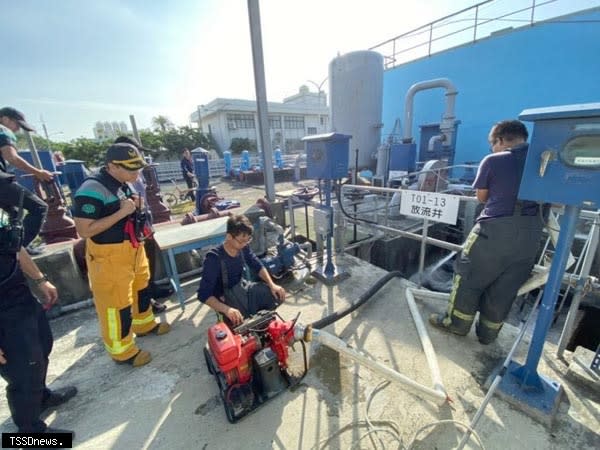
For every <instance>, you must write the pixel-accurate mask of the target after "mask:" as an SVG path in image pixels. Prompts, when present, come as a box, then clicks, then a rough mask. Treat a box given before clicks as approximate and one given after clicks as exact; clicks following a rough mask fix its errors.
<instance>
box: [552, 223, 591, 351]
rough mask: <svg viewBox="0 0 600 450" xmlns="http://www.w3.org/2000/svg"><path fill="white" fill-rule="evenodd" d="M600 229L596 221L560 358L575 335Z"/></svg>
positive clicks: (563, 339)
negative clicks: (577, 316) (575, 325)
mask: <svg viewBox="0 0 600 450" xmlns="http://www.w3.org/2000/svg"><path fill="white" fill-rule="evenodd" d="M599 228H600V227H598V224H597V222H596V221H594V223H593V224H592V228H591V230H590V240H589V245H588V248H587V252H586V254H585V257H584V259H583V264H582V268H581V272H580V274H579V280H578V282H577V285H576V286H575V294H574V295H573V298H572V300H571V306H570V307H569V312H568V313H567V320H566V321H565V325H564V327H563V329H562V332H561V334H560V340H559V341H558V350H557V351H556V356H558V357H559V358H562V357H563V354H564V352H565V349H566V347H567V341H568V340H569V339H570V338H571V334H572V333H573V325H574V324H575V316H576V315H577V311H578V310H579V304H580V303H581V299H582V298H583V297H584V296H585V294H584V293H583V290H584V284H585V283H588V282H589V281H588V275H589V274H590V269H591V267H592V263H593V261H594V257H595V255H596V248H597V247H598V239H599V233H600V231H599Z"/></svg>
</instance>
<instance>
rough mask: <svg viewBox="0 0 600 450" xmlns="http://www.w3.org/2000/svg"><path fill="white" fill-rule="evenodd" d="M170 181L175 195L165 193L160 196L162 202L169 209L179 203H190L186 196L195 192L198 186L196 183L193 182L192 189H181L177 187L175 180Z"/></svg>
mask: <svg viewBox="0 0 600 450" xmlns="http://www.w3.org/2000/svg"><path fill="white" fill-rule="evenodd" d="M170 181H171V183H173V187H174V188H175V193H173V192H165V193H163V194H162V200H163V202H164V203H166V204H167V205H168V206H169V208H172V207H173V206H175V205H177V204H178V203H179V202H185V201H191V199H190V198H189V197H188V194H189V193H190V192H195V191H196V187H197V186H198V185H197V183H196V181H194V187H193V188H190V189H181V188H180V187H179V186H178V185H177V183H176V182H175V180H173V179H171V180H170Z"/></svg>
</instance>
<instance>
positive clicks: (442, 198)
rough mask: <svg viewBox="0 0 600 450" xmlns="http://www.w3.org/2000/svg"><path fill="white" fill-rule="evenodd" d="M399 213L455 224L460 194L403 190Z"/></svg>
mask: <svg viewBox="0 0 600 450" xmlns="http://www.w3.org/2000/svg"><path fill="white" fill-rule="evenodd" d="M401 192H402V201H401V202H400V214H404V215H405V216H410V217H416V218H419V219H429V220H431V221H434V222H443V223H447V224H450V225H456V219H457V217H458V206H459V203H460V196H458V195H449V194H440V193H439V192H423V191H409V190H403V191H401Z"/></svg>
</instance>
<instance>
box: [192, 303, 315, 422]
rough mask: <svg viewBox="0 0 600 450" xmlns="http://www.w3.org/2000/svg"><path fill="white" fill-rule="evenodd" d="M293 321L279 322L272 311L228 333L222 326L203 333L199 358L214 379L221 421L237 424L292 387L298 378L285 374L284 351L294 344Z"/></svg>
mask: <svg viewBox="0 0 600 450" xmlns="http://www.w3.org/2000/svg"><path fill="white" fill-rule="evenodd" d="M296 320H297V318H296V319H294V320H291V321H287V322H286V321H283V320H282V319H281V318H280V317H279V315H278V314H277V313H276V312H275V311H260V312H258V313H257V314H256V315H254V316H252V317H250V318H248V319H246V320H245V321H244V322H243V323H242V324H241V325H239V326H238V327H236V328H234V329H231V328H230V327H229V326H228V325H227V324H225V323H224V322H220V323H217V324H215V325H213V326H211V327H210V328H209V329H208V343H207V345H206V347H205V348H204V357H205V361H206V365H207V367H208V371H209V372H210V373H212V374H214V375H215V378H216V379H217V384H218V385H219V390H220V392H221V397H222V398H223V402H224V404H225V412H226V414H227V419H228V420H229V421H230V422H231V423H234V422H237V421H238V420H239V419H241V418H242V417H244V416H245V415H247V414H248V413H250V412H252V411H254V410H255V409H256V408H258V407H259V406H261V405H262V404H263V403H264V402H266V401H267V400H269V399H271V398H273V397H275V396H276V395H277V394H279V393H280V392H282V391H284V390H285V389H286V388H288V387H290V386H291V385H293V384H296V383H298V382H299V381H300V380H301V379H302V377H303V376H304V375H305V374H306V371H307V370H308V367H307V362H306V349H305V347H304V343H303V342H302V348H303V350H304V373H303V374H302V375H301V376H300V377H294V376H292V375H291V374H290V373H289V372H288V357H289V351H288V347H289V346H290V345H292V344H293V343H294V326H295V324H296Z"/></svg>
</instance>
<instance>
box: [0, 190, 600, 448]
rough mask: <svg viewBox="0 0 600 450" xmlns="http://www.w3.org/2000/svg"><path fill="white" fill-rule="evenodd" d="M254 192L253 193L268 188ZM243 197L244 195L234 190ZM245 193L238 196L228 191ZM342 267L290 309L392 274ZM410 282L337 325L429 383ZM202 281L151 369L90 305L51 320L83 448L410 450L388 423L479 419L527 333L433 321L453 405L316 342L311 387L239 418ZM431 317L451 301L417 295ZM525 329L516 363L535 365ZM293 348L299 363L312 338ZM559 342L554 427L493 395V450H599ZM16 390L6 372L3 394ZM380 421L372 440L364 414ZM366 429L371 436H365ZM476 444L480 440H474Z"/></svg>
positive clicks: (424, 438) (407, 429)
mask: <svg viewBox="0 0 600 450" xmlns="http://www.w3.org/2000/svg"><path fill="white" fill-rule="evenodd" d="M247 189H249V190H250V191H249V194H253V193H256V194H258V195H257V196H259V195H261V192H260V191H257V190H256V189H254V188H247ZM236 192H237V191H236ZM230 198H234V197H230ZM338 263H339V264H340V265H341V266H342V267H344V268H345V269H346V270H348V271H349V272H350V273H351V276H350V278H349V279H347V280H345V281H343V282H342V283H340V284H339V285H336V286H333V287H327V286H324V285H322V284H321V283H314V282H313V280H311V279H308V280H309V281H310V282H309V283H293V284H291V285H288V288H289V290H290V291H293V292H294V293H293V294H291V295H289V298H288V300H287V301H286V303H285V304H283V305H282V306H281V307H280V308H279V313H280V314H281V316H282V317H283V318H284V319H292V318H294V317H295V316H296V314H297V313H298V312H300V313H301V315H300V318H299V322H301V323H304V324H309V323H311V322H313V321H315V320H317V319H319V318H321V317H324V316H326V315H328V314H329V313H331V312H332V311H335V310H339V309H341V308H343V307H345V306H347V305H348V304H350V303H353V302H355V301H356V300H357V299H358V298H359V297H360V295H361V294H363V293H364V292H365V291H367V290H368V288H369V287H370V286H372V285H373V284H374V283H375V282H376V280H378V279H379V278H380V277H382V276H383V275H384V274H385V273H386V272H385V271H384V270H382V269H379V268H377V267H374V266H372V265H370V264H368V263H366V262H364V261H361V260H359V259H356V258H354V257H352V256H344V257H343V258H341V259H340V260H339V261H338ZM407 283H408V282H406V281H405V280H401V279H394V280H391V281H390V282H389V283H387V284H386V286H385V287H384V288H383V289H381V290H380V291H379V292H378V293H377V294H375V295H374V296H373V298H372V300H371V301H370V302H368V303H367V304H366V305H364V306H363V307H361V308H359V309H358V310H357V311H355V312H354V313H353V314H352V315H350V316H347V317H345V318H343V319H342V320H340V321H338V322H336V323H335V324H333V325H330V326H329V327H327V328H326V331H328V332H330V333H333V334H335V335H336V336H338V337H340V338H341V339H343V340H344V341H346V342H348V343H349V344H350V345H351V346H352V347H354V348H356V349H358V350H361V351H362V352H364V353H366V354H367V355H369V356H370V357H371V358H373V359H375V360H377V361H379V362H381V363H383V364H385V365H387V366H389V367H391V368H393V369H395V370H397V371H399V372H400V373H402V374H404V375H406V376H408V377H410V378H412V379H415V380H416V381H418V382H420V383H422V384H424V385H427V386H430V385H431V382H430V381H429V380H430V375H429V369H428V366H427V363H426V360H425V356H424V354H423V351H422V349H421V344H420V340H419V338H418V335H417V331H416V328H415V326H414V323H413V320H412V318H411V315H410V312H409V309H408V305H407V303H406V300H405V296H404V291H405V287H406V285H407ZM196 287H197V282H192V283H190V284H188V285H187V286H186V287H185V296H186V298H187V299H188V303H187V305H186V308H185V310H184V311H182V310H181V308H180V307H179V305H178V304H177V302H176V300H175V299H174V298H172V299H170V300H168V301H167V304H168V306H169V308H168V310H167V312H166V313H165V314H164V315H163V316H162V317H161V320H167V321H168V322H169V323H171V324H172V326H173V328H172V331H171V333H169V334H167V335H164V336H160V337H158V336H148V337H143V338H139V340H138V342H139V345H140V346H141V347H142V348H143V349H146V350H148V351H150V352H151V353H152V356H153V358H154V359H153V361H152V362H151V363H150V364H148V365H147V366H144V367H142V368H137V369H134V368H131V367H129V366H122V365H116V364H114V363H113V362H112V361H111V360H110V359H109V357H108V356H107V355H106V353H105V351H104V349H103V346H102V343H101V341H100V338H99V334H98V323H97V319H96V316H95V312H94V310H93V309H92V308H87V309H82V310H79V311H77V312H74V313H71V314H67V315H64V316H61V317H59V318H56V319H54V320H52V321H51V325H52V328H53V331H54V336H55V345H54V350H53V352H52V355H51V361H50V368H49V373H48V382H49V385H50V386H51V387H60V386H66V385H76V386H77V387H78V388H79V394H78V395H77V396H76V397H75V398H74V399H72V400H71V401H70V402H69V403H68V404H66V405H63V406H61V407H59V408H58V409H57V410H56V411H52V412H50V413H48V414H47V415H46V416H45V419H46V421H47V423H48V424H50V425H52V426H55V427H62V428H69V429H73V430H75V431H76V433H77V437H76V439H75V442H74V447H75V448H79V449H132V448H133V449H138V448H139V449H142V448H144V449H145V448H151V449H163V448H165V449H166V448H168V449H190V448H200V449H231V450H233V449H264V448H277V449H320V448H331V449H347V448H363V449H368V448H398V443H397V442H394V441H393V439H392V438H391V436H390V434H389V433H388V432H387V431H389V430H391V429H392V428H391V427H396V429H397V430H398V432H399V435H400V437H401V439H402V442H403V444H404V445H405V446H407V445H408V444H409V443H410V442H411V441H412V440H413V439H414V435H415V433H416V432H417V431H418V430H420V429H423V427H426V426H427V425H429V424H433V423H435V422H438V421H441V420H450V419H452V420H457V421H460V422H464V423H469V422H470V421H471V420H472V418H473V416H474V414H475V412H476V410H477V408H478V407H479V405H480V404H481V401H482V400H483V397H484V396H485V390H484V388H483V387H482V385H483V383H484V382H485V380H486V378H487V377H488V376H489V375H490V373H491V372H492V370H493V369H494V368H495V367H496V366H497V365H498V364H499V363H501V362H502V361H503V359H504V357H505V355H506V354H507V353H508V351H509V349H510V347H511V345H512V343H513V341H514V339H515V337H516V335H517V329H516V328H515V327H512V326H510V325H506V326H505V327H504V328H503V329H502V332H501V334H500V337H499V339H498V341H497V342H495V343H494V344H492V345H489V346H482V345H480V344H479V342H478V341H477V338H476V337H475V335H474V332H471V334H470V335H468V336H467V337H464V338H461V337H457V336H454V335H447V334H444V333H442V332H440V331H438V330H436V329H432V328H431V327H430V326H429V325H428V324H426V327H427V330H428V331H429V334H430V336H431V341H432V344H433V346H434V348H435V351H436V354H437V357H438V362H439V366H440V369H441V373H442V380H443V382H444V385H445V387H446V390H447V392H448V394H449V396H450V397H451V399H452V403H449V404H445V405H443V406H441V407H438V406H436V405H435V404H434V403H432V402H430V401H428V400H423V399H422V398H419V397H418V396H416V395H414V394H411V393H409V392H408V391H407V390H406V389H405V388H404V387H403V386H401V385H399V384H398V383H390V384H388V385H387V386H385V387H383V388H382V387H381V383H382V382H383V381H384V380H383V378H382V377H381V376H380V375H378V374H377V373H374V372H372V371H371V370H369V369H367V368H365V367H361V366H359V365H358V364H356V363H354V362H352V361H351V360H350V359H348V358H347V357H340V356H339V354H337V353H336V352H334V351H332V350H330V349H328V348H325V347H323V346H317V345H309V346H308V347H309V348H308V350H309V356H310V362H309V364H310V369H309V371H308V374H307V376H306V377H305V378H304V379H303V380H302V381H301V382H300V384H299V385H297V386H295V387H294V388H292V389H289V390H287V391H285V392H283V393H282V394H281V395H279V396H278V397H276V398H274V399H272V400H271V401H270V402H268V403H266V404H265V405H264V406H262V407H261V408H260V409H258V410H257V411H255V412H254V413H253V414H251V415H249V416H247V417H246V418H244V419H242V420H241V421H240V422H238V423H237V424H230V423H229V422H228V421H227V419H226V416H225V412H224V409H223V405H222V401H221V398H220V396H219V391H218V388H217V384H216V382H215V380H214V377H213V376H212V375H210V374H209V373H208V371H207V370H206V367H205V363H204V357H203V354H202V349H203V346H204V344H205V342H206V332H207V329H208V327H210V326H211V325H212V324H214V323H215V314H214V313H213V312H212V310H210V308H208V307H206V306H204V305H201V304H200V303H199V302H197V301H196V300H195V290H196ZM417 304H418V307H419V310H420V312H421V314H422V316H423V317H424V318H425V319H426V317H427V316H428V315H429V313H431V312H434V311H441V310H442V309H443V308H444V305H443V304H441V303H439V302H437V301H434V300H427V301H421V300H417ZM529 338H530V335H527V336H526V338H525V340H524V342H523V343H522V344H521V346H520V349H519V351H518V352H517V354H516V356H515V358H516V359H517V360H518V361H523V360H524V358H525V356H526V354H527V348H528V344H529ZM295 350H296V351H295V352H292V360H293V363H294V367H298V365H299V363H300V361H301V359H302V356H301V346H300V345H298V344H296V345H295ZM555 353H556V348H555V346H554V345H553V344H551V343H547V344H546V346H545V349H544V353H543V356H542V358H541V360H540V365H539V371H540V373H542V374H544V375H546V376H548V377H549V378H551V379H553V380H555V381H557V382H559V383H561V384H562V386H563V388H564V390H565V394H564V396H563V399H562V402H561V404H560V407H559V410H558V414H557V418H556V420H555V423H554V426H553V427H551V428H548V427H546V426H544V425H541V424H540V423H538V422H536V421H535V420H533V419H532V418H530V417H529V416H527V415H525V414H524V413H522V412H520V411H519V410H517V409H515V408H513V407H512V406H509V405H508V404H507V403H506V402H505V401H503V400H501V399H500V398H498V397H494V398H493V399H492V401H491V402H490V404H489V405H488V408H487V409H486V412H485V414H484V416H483V417H482V419H481V421H480V422H479V425H478V426H477V428H476V431H477V433H478V434H479V436H480V438H481V441H482V443H483V445H484V446H485V448H487V449H506V448H527V449H528V450H534V449H540V450H541V449H595V448H600V434H599V433H600V431H599V430H600V397H599V395H598V393H597V392H593V391H592V390H588V388H586V387H585V386H583V385H580V384H577V383H576V382H574V381H571V379H569V378H566V377H565V375H566V373H567V367H568V363H569V359H570V358H571V354H570V353H569V352H567V353H566V354H567V361H561V360H558V359H556V357H555V356H554V355H555ZM3 388H4V383H3V381H0V389H3ZM370 399H372V401H371V403H370V409H369V418H370V421H371V422H372V423H373V425H374V426H376V427H379V428H382V429H384V430H387V431H384V432H381V433H379V434H377V435H375V436H373V440H371V439H370V438H369V437H365V435H366V433H367V431H368V429H367V426H366V420H367V416H366V413H365V410H366V407H367V403H368V402H369V400H370ZM9 431H15V428H14V425H13V424H12V421H11V419H10V414H9V411H8V408H7V405H6V402H5V399H4V397H2V399H1V400H0V432H9ZM461 437H462V429H459V428H457V427H456V426H454V425H452V424H441V425H438V426H436V427H434V428H427V429H423V431H422V432H421V433H420V434H419V435H418V436H416V440H415V444H414V447H413V448H418V449H449V448H453V447H456V445H457V444H458V442H459V441H460V439H461ZM361 438H362V440H361ZM467 448H480V447H479V446H478V445H477V444H476V443H475V441H471V442H470V443H469V445H468V446H467Z"/></svg>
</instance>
